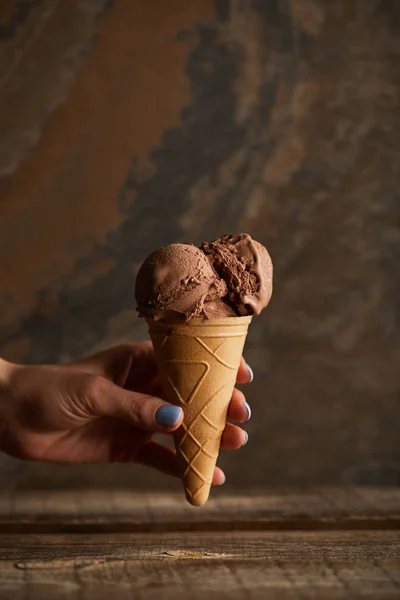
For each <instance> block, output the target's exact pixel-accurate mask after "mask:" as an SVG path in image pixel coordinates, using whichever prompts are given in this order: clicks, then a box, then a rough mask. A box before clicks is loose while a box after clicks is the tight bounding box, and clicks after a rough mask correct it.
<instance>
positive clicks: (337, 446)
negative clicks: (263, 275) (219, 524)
mask: <svg viewBox="0 0 400 600" xmlns="http://www.w3.org/2000/svg"><path fill="white" fill-rule="evenodd" d="M0 7H1V8H0V39H1V42H0V174H1V177H0V280H1V294H0V353H1V355H3V356H4V357H6V358H8V359H10V360H15V361H27V362H32V363H33V362H44V361H62V360H66V359H69V358H71V357H74V356H77V355H80V354H84V353H89V352H92V351H94V350H97V349H99V348H103V347H105V346H108V345H111V344H116V343H118V342H120V341H122V340H127V339H131V340H135V339H140V338H142V337H144V336H145V335H146V331H145V327H144V326H143V323H142V322H141V321H140V320H138V318H137V317H136V315H135V311H134V308H133V307H134V301H133V281H134V276H135V273H136V270H137V267H138V265H139V264H140V262H141V261H142V259H143V258H144V257H145V256H146V254H147V253H148V252H149V251H150V250H152V249H153V248H154V247H155V246H160V245H162V244H166V243H169V242H172V241H177V240H182V241H193V242H200V241H202V240H203V239H209V238H213V237H215V236H218V235H220V234H222V233H224V232H229V231H235V230H240V231H248V232H250V233H251V234H252V235H253V236H254V237H255V238H256V239H259V240H260V241H262V242H263V243H264V244H266V245H267V246H268V248H269V249H270V251H271V254H272V256H273V259H274V263H275V292H274V297H273V301H272V303H271V305H270V308H269V309H268V310H267V311H265V314H263V316H262V318H260V319H257V323H254V324H253V326H252V328H251V332H250V335H249V339H248V343H247V346H246V357H247V360H248V362H249V363H250V364H251V365H252V366H253V367H254V370H255V373H256V379H255V382H254V384H253V385H252V386H251V387H249V389H248V398H249V401H250V402H251V404H252V406H253V414H254V416H253V420H252V421H251V422H250V423H249V425H248V431H249V433H250V442H249V444H248V446H247V447H246V448H245V449H243V450H242V451H240V452H237V453H234V454H224V455H223V456H222V458H221V461H220V462H221V465H222V466H223V467H224V468H225V469H226V472H227V474H228V481H229V482H230V485H232V486H240V485H242V484H245V485H250V486H253V485H259V484H265V483H272V484H275V483H280V484H293V483H294V484H300V483H314V482H319V483H322V482H323V483H337V482H345V483H353V482H356V483H365V484H369V483H371V484H372V483H382V484H389V483H392V484H396V483H397V484H398V483H400V440H399V438H400V433H399V432H400V406H399V405H400V403H399V379H400V375H399V358H400V354H399V341H400V340H399V332H400V304H399V280H398V273H399V251H400V239H399V237H400V236H399V233H400V211H399V190H400V142H399V136H400V3H399V2H397V0H231V1H229V0H215V1H212V0H168V1H164V0H115V1H114V2H110V1H107V0H97V1H96V0H41V1H33V0H20V1H18V0H3V2H2V3H1V4H0ZM1 473H2V477H3V482H6V484H10V483H11V482H14V484H16V485H19V486H58V487H63V486H69V485H71V484H72V485H92V486H95V485H110V486H113V485H118V486H120V485H126V486H130V487H134V486H135V487H140V486H141V487H153V488H154V487H156V488H157V487H176V486H177V484H176V483H175V482H173V481H170V480H169V479H167V478H164V477H163V476H161V475H155V474H154V473H149V472H148V471H146V470H144V469H139V468H137V467H127V466H124V467H122V466H118V465H114V466H109V467H101V468H97V467H93V466H90V467H74V468H72V467H71V468H69V467H54V466H51V465H41V464H31V465H27V464H17V463H16V461H11V460H8V459H5V458H4V457H3V459H2V462H1Z"/></svg>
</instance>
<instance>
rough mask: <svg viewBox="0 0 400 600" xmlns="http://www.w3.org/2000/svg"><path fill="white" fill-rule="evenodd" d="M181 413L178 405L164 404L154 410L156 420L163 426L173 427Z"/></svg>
mask: <svg viewBox="0 0 400 600" xmlns="http://www.w3.org/2000/svg"><path fill="white" fill-rule="evenodd" d="M181 415H182V409H181V408H180V406H173V405H171V404H164V405H163V406H160V408H159V409H158V410H157V412H156V421H157V423H158V424H159V425H162V426H163V427H173V426H174V425H176V424H177V422H178V421H179V419H180V418H181Z"/></svg>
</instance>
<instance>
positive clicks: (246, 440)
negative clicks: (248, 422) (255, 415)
mask: <svg viewBox="0 0 400 600" xmlns="http://www.w3.org/2000/svg"><path fill="white" fill-rule="evenodd" d="M244 434H245V436H246V438H245V440H244V442H243V444H242V446H245V445H246V444H247V442H248V441H249V434H248V433H247V431H245V432H244Z"/></svg>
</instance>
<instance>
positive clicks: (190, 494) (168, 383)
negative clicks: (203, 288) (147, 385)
mask: <svg viewBox="0 0 400 600" xmlns="http://www.w3.org/2000/svg"><path fill="white" fill-rule="evenodd" d="M250 322H251V317H228V318H223V319H208V320H204V319H199V318H194V319H191V320H190V321H188V322H187V323H185V324H174V323H172V322H171V323H164V322H163V323H161V322H160V321H152V320H148V326H149V333H150V336H151V339H152V342H153V346H154V351H155V357H156V362H157V366H158V370H159V374H160V378H161V383H162V386H163V390H164V393H165V396H166V399H167V400H168V401H169V402H171V404H175V405H177V406H181V407H182V408H183V411H184V419H183V424H182V426H181V427H180V428H179V429H178V430H177V431H176V432H174V442H175V449H176V453H177V459H178V465H179V471H180V475H181V479H182V482H183V486H184V489H185V494H186V498H187V500H188V501H189V502H190V504H192V505H193V506H201V505H202V504H204V503H205V502H206V501H207V499H208V496H209V494H210V487H211V482H212V478H213V473H214V468H215V464H216V462H217V458H218V454H219V447H220V442H221V436H222V433H223V431H224V428H225V423H226V413H227V410H228V406H229V402H230V399H231V396H232V391H233V388H234V386H235V381H236V375H237V371H238V368H239V364H240V358H241V356H242V352H243V346H244V343H245V340H246V335H247V329H248V326H249V324H250Z"/></svg>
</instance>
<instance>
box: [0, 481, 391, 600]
mask: <svg viewBox="0 0 400 600" xmlns="http://www.w3.org/2000/svg"><path fill="white" fill-rule="evenodd" d="M366 597H368V598H371V599H372V598H373V599H374V600H375V599H381V598H400V488H397V489H394V488H378V489H377V488H313V489H307V490H300V491H299V490H293V489H289V490H282V489H279V490H269V491H265V492H262V493H251V494H250V493H249V494H247V493H244V494H243V495H237V494H236V495H229V494H227V493H226V492H224V493H222V492H219V493H218V495H217V494H216V493H215V492H214V496H213V498H212V499H211V500H210V501H209V502H208V504H207V505H206V506H205V507H203V508H200V509H199V508H197V509H195V508H192V507H190V506H189V505H187V504H186V503H185V502H184V500H183V499H182V497H181V496H180V495H171V494H165V493H160V494H138V493H131V492H126V491H123V492H118V491H115V492H111V493H110V492H102V491H81V492H79V491H73V492H72V491H71V492H69V491H68V492H66V491H54V492H53V491H52V492H43V491H41V492H25V493H23V492H19V493H14V494H4V493H3V495H1V496H0V598H1V600H18V599H19V598H21V599H22V598H23V599H24V600H46V599H49V600H58V599H61V598H68V599H76V600H78V599H79V600H86V599H90V600H102V599H105V598H106V599H107V600H110V599H115V600H117V599H118V600H125V599H128V598H129V599H132V598H134V599H136V598H137V599H140V600H142V599H143V600H150V599H156V600H169V599H171V600H179V599H181V598H182V599H183V598H190V599H195V600H197V599H199V600H200V599H201V600H213V599H215V600H220V599H221V600H223V599H229V600H236V599H268V600H273V599H275V598H276V599H279V600H286V599H289V598H290V599H292V598H318V599H323V600H325V599H326V600H331V599H335V600H336V599H339V598H340V599H342V598H343V599H348V598H350V599H354V598H366Z"/></svg>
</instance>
